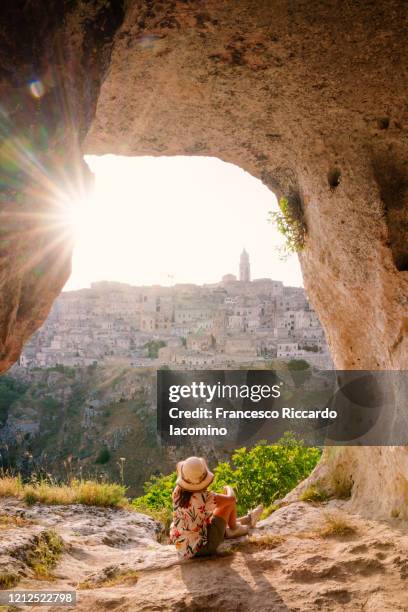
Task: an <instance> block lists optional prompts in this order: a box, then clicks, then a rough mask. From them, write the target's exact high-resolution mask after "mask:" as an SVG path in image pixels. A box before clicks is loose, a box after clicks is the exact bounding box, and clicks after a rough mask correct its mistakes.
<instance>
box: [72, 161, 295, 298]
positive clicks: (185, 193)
mask: <svg viewBox="0 0 408 612" xmlns="http://www.w3.org/2000/svg"><path fill="white" fill-rule="evenodd" d="M85 159H86V162H87V163H88V165H89V166H90V168H91V170H92V171H93V172H94V174H95V177H96V184H95V193H94V196H93V198H92V199H91V200H90V201H89V202H86V204H85V205H84V206H83V207H82V208H81V209H80V211H79V213H78V214H76V215H75V226H76V245H75V249H74V256H73V270H72V275H71V278H70V279H69V281H68V283H67V284H66V285H65V290H69V289H79V288H82V287H89V285H90V283H91V282H93V281H98V280H112V281H120V282H125V283H129V284H132V285H153V284H161V285H172V284H174V283H197V284H203V283H214V282H217V281H219V280H220V279H221V277H222V276H223V275H224V274H227V273H232V274H236V275H238V263H239V255H240V253H241V251H242V249H243V248H244V247H245V248H246V250H247V251H248V253H249V256H250V262H251V276H252V278H261V277H269V278H272V279H274V280H281V281H283V282H284V283H285V284H286V285H302V284H303V281H302V276H301V272H300V267H299V262H298V259H297V257H296V256H295V255H292V256H291V257H290V258H289V259H288V260H287V261H281V260H280V258H279V257H280V256H279V253H278V251H277V247H278V246H279V245H280V244H282V239H281V237H280V236H279V235H278V233H277V231H276V229H275V228H274V226H273V225H272V224H271V223H269V222H268V211H270V210H276V209H277V202H276V198H275V196H274V195H273V194H272V193H271V192H270V191H269V190H268V189H267V188H266V187H265V186H264V185H263V184H262V183H261V182H260V181H259V180H258V179H255V178H254V177H253V176H251V175H250V174H248V173H247V172H244V170H242V169H241V168H238V167H237V166H234V165H232V164H228V163H225V162H222V161H220V160H219V159H216V158H212V157H182V156H178V157H119V156H114V155H104V156H102V157H96V156H87V157H86V158H85Z"/></svg>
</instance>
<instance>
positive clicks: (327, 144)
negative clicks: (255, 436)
mask: <svg viewBox="0 0 408 612" xmlns="http://www.w3.org/2000/svg"><path fill="white" fill-rule="evenodd" d="M54 4H55V7H54V8H56V7H57V5H58V10H55V11H54V12H53V11H52V10H50V8H49V6H48V5H49V3H47V6H48V8H47V10H45V9H44V7H43V5H42V4H41V3H40V5H39V8H38V3H36V6H37V8H33V7H34V3H30V4H25V5H24V8H23V6H22V4H20V3H15V2H11V1H6V2H4V3H3V4H2V7H1V12H2V15H1V16H2V17H3V16H4V17H7V19H2V22H6V23H7V28H6V31H4V32H2V34H1V38H0V46H1V51H2V54H1V57H2V59H1V60H0V67H1V72H0V79H1V80H0V90H1V93H2V105H3V109H4V110H5V117H6V119H7V118H8V119H7V121H6V123H5V125H6V126H8V127H7V129H6V130H5V141H4V142H5V143H6V144H4V143H3V144H2V147H3V148H2V152H3V158H4V160H5V162H6V164H5V165H4V163H2V182H3V183H5V185H6V191H5V194H6V195H5V197H4V199H3V200H2V203H1V215H2V235H1V245H0V246H1V254H0V255H1V259H0V262H1V263H0V265H1V271H0V286H1V288H2V302H1V310H0V351H1V355H0V367H1V368H2V369H3V370H4V369H6V368H7V367H9V366H10V364H11V363H12V362H13V361H14V360H15V359H16V358H17V356H18V354H19V351H20V349H21V346H22V343H23V341H24V340H25V339H26V338H27V337H28V336H29V335H30V334H31V333H32V332H33V331H34V330H35V329H36V328H37V327H38V326H39V325H40V324H41V322H42V321H43V320H44V318H45V317H46V315H47V312H48V310H49V307H50V305H51V303H52V300H53V299H54V298H55V296H56V295H57V293H58V291H59V290H60V288H61V286H62V285H63V283H64V281H65V279H66V277H67V275H68V273H69V248H70V247H69V243H68V242H67V241H66V240H65V239H61V232H58V230H57V229H56V228H55V227H54V225H52V229H50V228H49V227H48V228H47V230H46V231H45V230H44V225H43V223H41V222H39V217H38V216H37V217H32V213H40V214H41V215H43V214H44V212H45V214H49V211H50V210H51V211H53V210H54V209H53V206H52V204H50V200H51V202H52V201H53V200H55V197H54V196H55V184H57V185H60V182H61V181H60V176H61V174H62V176H64V177H65V179H66V178H67V177H68V179H69V181H71V182H72V183H73V184H74V186H75V189H76V188H77V186H78V184H80V183H81V180H82V179H81V180H79V178H78V175H80V176H81V177H82V176H83V173H82V171H81V170H79V169H78V168H79V166H80V161H79V159H80V151H79V142H80V141H81V140H82V139H83V138H84V136H85V134H86V132H87V131H88V128H90V129H89V133H88V136H87V138H86V141H85V144H84V150H85V151H86V152H88V153H97V154H103V153H117V154H125V155H175V154H184V155H213V156H217V157H219V158H221V159H223V160H225V161H228V162H232V163H235V164H237V165H239V166H241V167H242V168H244V169H245V170H247V171H248V172H250V173H252V174H253V175H254V176H256V177H259V178H260V179H261V180H262V181H263V182H264V183H265V184H266V185H268V186H269V187H270V188H271V189H272V190H273V191H275V193H276V194H277V195H278V196H284V197H287V198H288V199H290V200H291V201H292V202H293V204H294V206H296V207H297V209H298V211H299V213H300V215H301V217H302V219H303V223H304V226H305V228H306V244H305V248H304V250H303V251H302V253H301V254H300V260H301V265H302V270H303V275H304V280H305V286H306V289H307V292H308V294H309V296H310V299H311V301H312V303H313V305H314V307H315V308H316V310H317V312H318V314H319V317H320V320H321V321H322V323H323V325H324V327H325V329H326V333H327V337H328V341H329V344H330V347H331V350H332V354H333V358H334V360H335V363H336V365H337V367H339V368H357V369H364V368H367V369H369V368H372V369H375V368H385V369H388V368H391V369H399V368H407V367H408V340H407V336H408V334H407V331H408V314H407V313H408V308H407V306H408V240H407V227H408V202H407V198H408V187H407V186H408V161H407V160H408V144H407V143H408V141H407V133H408V131H407V126H408V109H407V105H406V91H407V85H408V83H407V65H408V62H407V59H408V57H407V56H408V46H407V45H406V42H405V41H406V32H407V26H408V24H407V12H406V3H405V2H404V1H403V0H378V1H376V2H371V3H368V2H367V3H363V2H360V3H344V2H340V1H334V2H333V1H332V0H322V1H321V2H319V3H313V6H311V3H310V2H309V1H308V0H299V1H298V2H296V3H292V2H277V1H273V2H258V1H255V0H238V1H236V2H233V3H231V2H222V1H221V2H220V1H219V0H209V1H208V2H202V1H200V0H192V1H190V2H182V1H178V2H174V1H170V0H163V1H161V2H151V1H149V2H147V1H146V2H145V1H142V0H127V1H126V2H123V3H122V2H119V1H118V0H117V1H114V2H109V3H98V2H95V3H91V6H89V3H83V2H80V1H79V0H78V1H77V2H69V3H68V2H66V3H65V2H63V3H54ZM41 7H42V8H41ZM51 15H53V16H52V17H51ZM16 32H17V33H16ZM20 41H23V44H20ZM112 44H113V47H112ZM111 51H112V55H111V59H110V62H109V57H110V53H111ZM107 68H108V70H107V72H106V69H107ZM33 75H34V78H37V79H39V80H40V84H38V83H34V84H32V87H31V88H30V87H27V83H29V82H30V79H32V78H33ZM55 75H57V76H55ZM103 75H106V78H105V80H104V82H103V85H102V88H101V91H100V95H99V97H98V94H99V87H100V84H101V80H102V76H103ZM41 87H45V91H46V92H49V93H47V94H46V95H44V94H43V93H42V89H41ZM33 88H34V89H33ZM3 100H4V103H3ZM96 102H97V108H96V115H95V116H94V117H93V115H94V108H95V104H96ZM50 117H51V119H50ZM41 126H45V127H46V128H47V130H49V135H48V132H47V137H46V138H45V136H44V134H42V131H41V130H40V129H39V127H41ZM44 142H45V145H44ZM4 147H5V148H4ZM21 150H23V152H24V155H23V158H24V160H26V158H28V161H24V163H23V164H22V163H21V160H20V157H19V156H20V154H21ZM27 151H29V153H30V155H27V153H26V152H27ZM4 160H3V161H4ZM10 160H11V166H12V169H11V171H10ZM16 160H17V161H16ZM33 160H34V161H33ZM34 162H35V163H34ZM37 162H38V163H37ZM13 163H14V166H17V169H18V170H15V169H13V168H14V166H13ZM4 168H5V169H4ZM20 170H22V176H20V173H19V172H20ZM10 172H11V176H10ZM44 176H45V177H46V180H45V181H44ZM55 177H57V178H55ZM63 182H64V181H63ZM44 183H45V184H46V189H44ZM64 189H66V187H64ZM75 189H74V193H75ZM68 191H69V189H68ZM20 194H22V196H21V201H20ZM50 194H51V195H50ZM57 199H58V198H57ZM248 205H249V206H256V203H252V202H249V203H248ZM10 213H11V214H10ZM20 213H21V214H20ZM27 213H29V214H27ZM64 246H65V247H66V249H67V250H64ZM33 262H35V263H34V264H33ZM405 452H406V451H405V450H403V449H395V450H392V451H390V450H387V449H385V450H383V451H382V450H381V449H380V450H378V449H355V450H351V449H348V450H345V451H344V452H343V451H339V453H338V455H336V457H337V459H336V465H340V466H341V470H342V473H343V474H344V478H345V479H346V480H348V481H352V483H353V499H354V501H355V503H356V504H357V506H358V507H360V508H362V507H364V506H365V505H366V501H367V495H368V496H369V495H370V493H369V490H368V489H369V487H368V485H367V484H365V480H367V474H366V473H364V472H363V469H365V467H366V466H367V468H368V467H369V466H370V469H369V475H370V478H371V477H372V478H371V480H373V481H375V482H376V483H377V484H376V487H374V489H373V488H372V489H371V491H373V490H378V491H379V490H381V486H382V482H383V480H384V479H385V480H386V481H387V482H388V483H389V487H390V488H391V489H392V491H391V490H390V491H387V493H390V498H389V502H388V504H387V507H384V508H382V512H384V513H385V514H389V513H390V512H391V511H395V512H400V511H401V508H402V507H406V498H407V494H406V491H407V489H408V475H407V471H406V467H405V462H406V460H405ZM374 466H375V467H374ZM380 474H382V476H381V477H380ZM386 474H389V476H390V478H389V479H388V478H387V476H386ZM396 482H399V483H400V484H399V485H398V487H397V488H398V493H395V487H394V485H393V484H392V483H396ZM393 487H394V488H393ZM363 491H364V493H363ZM371 499H373V497H372V498H371ZM403 499H404V500H405V501H404V503H402V501H401V500H403ZM359 500H360V501H359ZM395 505H397V507H398V508H397V510H395Z"/></svg>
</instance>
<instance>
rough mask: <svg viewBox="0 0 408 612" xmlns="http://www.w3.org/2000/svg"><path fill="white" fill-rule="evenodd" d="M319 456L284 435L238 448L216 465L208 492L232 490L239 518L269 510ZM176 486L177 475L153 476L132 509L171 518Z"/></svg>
mask: <svg viewBox="0 0 408 612" xmlns="http://www.w3.org/2000/svg"><path fill="white" fill-rule="evenodd" d="M320 454H321V451H320V450H319V449H318V448H310V447H306V446H304V444H303V443H302V442H299V441H297V440H296V439H295V437H294V436H293V435H292V434H285V436H284V437H283V438H282V439H281V440H279V442H278V443H277V444H272V445H271V444H266V443H260V444H258V445H257V446H254V447H253V448H252V449H247V448H239V449H237V450H236V451H235V452H234V453H233V455H232V457H231V461H229V462H228V461H225V462H222V463H219V464H218V465H217V467H216V468H215V470H214V474H215V478H214V482H213V484H212V485H211V489H212V490H213V491H217V492H219V493H221V492H222V489H223V487H224V486H225V485H230V486H232V487H233V488H234V489H235V492H236V495H237V503H238V512H239V513H240V514H245V513H246V512H247V511H248V510H249V509H251V508H253V507H255V506H256V505H258V504H260V503H262V504H264V506H265V507H269V506H271V505H272V504H273V502H274V501H275V500H276V499H279V498H281V497H283V496H284V495H286V493H288V492H289V491H290V490H291V489H293V488H294V487H295V486H296V485H297V484H298V482H300V481H301V480H303V479H304V478H306V476H308V475H309V474H310V472H311V471H312V469H313V468H314V467H315V465H316V463H317V462H318V460H319V458H320ZM175 483H176V472H173V473H172V474H170V475H168V476H153V477H152V478H151V479H150V480H149V481H148V482H147V483H145V494H144V495H143V496H141V497H138V498H136V499H134V500H133V502H132V505H133V507H134V508H135V509H136V510H139V511H140V512H147V513H148V514H150V515H152V516H153V517H154V518H157V520H160V519H159V516H158V513H162V512H163V510H164V511H165V512H166V515H167V516H171V511H172V499H171V494H172V491H173V489H174V487H175ZM166 522H167V521H166Z"/></svg>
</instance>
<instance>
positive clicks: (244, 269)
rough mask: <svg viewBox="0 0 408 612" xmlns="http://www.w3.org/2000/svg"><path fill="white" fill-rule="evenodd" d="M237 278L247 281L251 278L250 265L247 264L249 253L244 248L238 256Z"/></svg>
mask: <svg viewBox="0 0 408 612" xmlns="http://www.w3.org/2000/svg"><path fill="white" fill-rule="evenodd" d="M239 280H240V281H241V282H244V283H248V282H249V281H250V280H251V266H250V264H249V255H248V253H247V252H246V250H245V249H244V250H243V251H242V253H241V257H240V258H239Z"/></svg>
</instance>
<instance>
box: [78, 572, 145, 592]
mask: <svg viewBox="0 0 408 612" xmlns="http://www.w3.org/2000/svg"><path fill="white" fill-rule="evenodd" d="M138 579H139V573H138V572H137V571H136V570H131V569H128V570H124V571H115V572H112V574H111V575H109V576H107V577H106V579H104V580H100V581H98V582H92V581H84V582H81V583H80V584H79V585H78V589H82V590H84V589H101V588H103V587H106V588H109V587H114V586H119V585H121V584H123V585H125V584H127V585H131V584H135V583H136V582H137V581H138Z"/></svg>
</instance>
